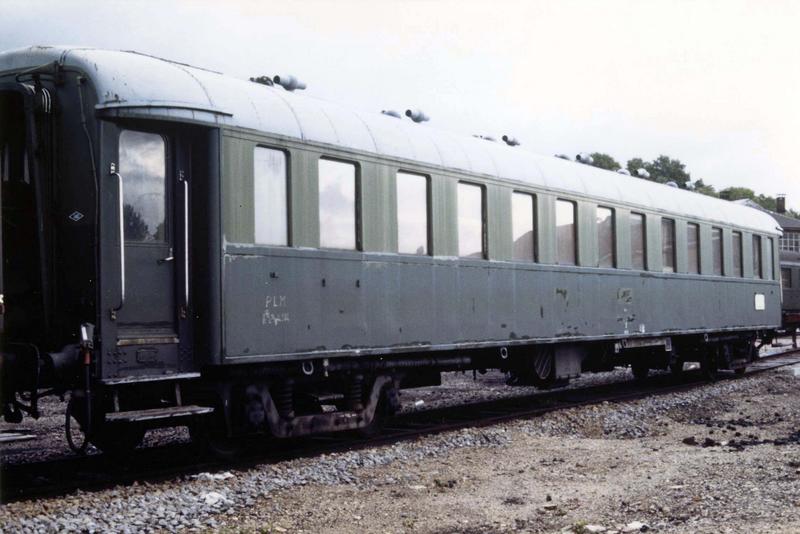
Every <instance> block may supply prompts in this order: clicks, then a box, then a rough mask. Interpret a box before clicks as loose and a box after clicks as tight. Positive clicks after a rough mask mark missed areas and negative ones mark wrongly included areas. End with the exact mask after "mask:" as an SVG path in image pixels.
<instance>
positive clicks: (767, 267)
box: [762, 237, 775, 280]
mask: <svg viewBox="0 0 800 534" xmlns="http://www.w3.org/2000/svg"><path fill="white" fill-rule="evenodd" d="M772 243H773V240H772V238H771V237H768V238H767V257H766V258H764V272H763V273H762V274H763V275H764V278H766V279H767V280H773V279H774V278H775V273H774V272H773V269H772V258H773V256H774V255H775V245H773V244H772Z"/></svg>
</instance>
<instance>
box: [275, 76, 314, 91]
mask: <svg viewBox="0 0 800 534" xmlns="http://www.w3.org/2000/svg"><path fill="white" fill-rule="evenodd" d="M272 81H273V82H275V83H276V84H278V85H280V86H281V87H283V88H284V89H286V90H287V91H294V90H295V89H305V88H306V84H305V83H304V82H301V81H300V80H298V79H297V78H295V77H294V76H292V75H291V74H284V75H277V76H273V77H272Z"/></svg>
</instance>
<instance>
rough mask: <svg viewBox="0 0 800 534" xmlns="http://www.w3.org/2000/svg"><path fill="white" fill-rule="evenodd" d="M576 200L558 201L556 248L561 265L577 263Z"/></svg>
mask: <svg viewBox="0 0 800 534" xmlns="http://www.w3.org/2000/svg"><path fill="white" fill-rule="evenodd" d="M576 211H577V209H576V205H575V203H574V202H571V201H569V200H557V201H556V250H557V252H558V257H557V261H558V264H559V265H576V264H577V263H578V262H577V255H578V254H577V241H578V240H577V238H576V237H577V236H576V233H575V212H576Z"/></svg>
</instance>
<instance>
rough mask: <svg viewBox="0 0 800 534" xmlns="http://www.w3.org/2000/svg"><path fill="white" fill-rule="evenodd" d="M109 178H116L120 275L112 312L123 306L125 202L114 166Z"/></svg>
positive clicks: (120, 177)
mask: <svg viewBox="0 0 800 534" xmlns="http://www.w3.org/2000/svg"><path fill="white" fill-rule="evenodd" d="M110 174H111V176H116V177H117V184H118V197H119V274H120V298H119V306H117V307H116V308H115V309H114V311H119V310H120V309H121V308H122V306H123V305H124V304H125V209H124V206H125V201H124V197H123V189H122V175H121V174H120V173H118V172H117V170H116V166H115V165H113V164H112V165H111V173H110Z"/></svg>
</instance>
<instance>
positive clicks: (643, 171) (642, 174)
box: [636, 167, 650, 180]
mask: <svg viewBox="0 0 800 534" xmlns="http://www.w3.org/2000/svg"><path fill="white" fill-rule="evenodd" d="M636 176H638V177H639V178H644V179H645V180H646V179H648V178H650V173H649V172H647V169H645V168H644V167H642V168H639V169H636Z"/></svg>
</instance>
